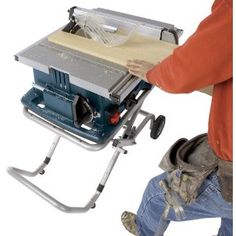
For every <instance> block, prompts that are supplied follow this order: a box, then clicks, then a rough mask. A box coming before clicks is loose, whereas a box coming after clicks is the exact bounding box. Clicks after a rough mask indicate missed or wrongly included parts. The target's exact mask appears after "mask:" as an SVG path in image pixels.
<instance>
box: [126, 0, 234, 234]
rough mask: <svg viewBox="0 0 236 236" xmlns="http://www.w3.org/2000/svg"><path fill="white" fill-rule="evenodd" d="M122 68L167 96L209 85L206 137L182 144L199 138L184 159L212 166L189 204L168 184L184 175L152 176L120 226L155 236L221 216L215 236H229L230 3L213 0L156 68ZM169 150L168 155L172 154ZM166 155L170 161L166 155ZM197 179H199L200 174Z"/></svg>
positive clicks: (134, 64) (140, 64) (137, 64)
mask: <svg viewBox="0 0 236 236" xmlns="http://www.w3.org/2000/svg"><path fill="white" fill-rule="evenodd" d="M127 68H128V70H129V72H130V73H131V74H133V75H135V76H137V77H139V78H141V79H143V80H145V81H146V82H149V83H151V84H153V85H155V86H157V87H159V88H160V89H162V90H164V91H166V92H169V93H190V92H192V91H195V90H200V89H203V88H205V87H207V86H210V85H213V95H212V104H211V109H210V116H209V126H208V127H209V128H208V133H207V135H206V136H205V137H204V135H203V136H200V138H199V137H198V138H195V139H193V140H190V141H186V140H184V142H186V144H187V145H186V144H184V145H185V146H184V148H187V147H188V145H189V143H190V144H191V145H192V143H194V142H195V143H196V140H197V141H198V142H199V139H201V140H203V141H201V145H198V148H195V149H193V150H192V152H191V153H190V154H188V155H189V158H192V160H193V163H194V161H196V160H198V161H199V160H201V161H202V162H203V163H204V160H207V163H208V164H209V160H210V159H209V160H208V159H207V158H210V157H211V161H212V160H213V161H214V163H217V164H216V165H213V166H214V167H212V169H211V171H210V172H207V175H206V176H205V179H203V182H201V184H199V186H198V188H196V192H195V193H194V194H195V195H194V194H193V195H191V196H192V199H191V201H187V200H186V199H184V197H183V196H184V195H183V194H182V195H181V193H183V191H182V192H181V191H179V190H178V189H176V188H175V187H176V185H175V183H176V182H174V180H173V179H175V178H176V176H177V177H178V178H180V179H181V178H182V177H181V176H184V175H183V173H182V172H181V171H179V170H176V169H175V172H173V170H172V172H170V171H169V172H168V171H166V172H165V173H163V174H162V175H160V176H156V177H154V178H153V179H152V180H151V181H150V182H149V184H148V186H147V188H146V190H145V192H144V195H143V199H142V202H141V204H140V207H139V209H138V212H137V215H135V214H133V213H130V212H124V213H123V214H122V223H123V224H124V226H125V227H126V229H127V230H128V231H129V232H131V233H133V234H135V235H140V236H153V235H155V236H160V235H163V233H164V232H165V230H166V229H167V227H168V225H169V223H170V221H176V220H193V219H201V218H210V217H221V227H220V229H219V232H218V235H219V236H220V235H221V236H223V235H227V236H230V235H232V123H233V122H232V118H233V115H232V77H233V76H232V0H215V2H214V4H213V6H212V12H211V14H210V15H209V16H208V17H207V18H205V19H204V20H203V21H202V22H201V23H200V24H199V26H198V28H197V30H196V32H195V33H194V34H193V35H192V36H191V37H189V39H188V40H187V41H186V42H185V43H184V44H183V45H182V46H179V47H178V48H176V49H175V50H174V51H173V53H172V55H170V56H169V57H167V58H166V59H164V60H163V61H162V62H160V63H159V64H157V65H153V64H151V63H149V62H146V61H141V60H135V59H134V60H130V61H128V63H127ZM182 141H183V140H182ZM177 143H178V142H177ZM182 143H183V142H182ZM195 143H194V145H195ZM182 146H183V145H182ZM172 148H173V147H172ZM178 148H179V149H181V148H182V147H178ZM184 148H182V151H181V150H180V151H179V152H178V151H176V157H177V156H180V158H182V157H181V155H182V154H181V153H183V150H184ZM170 151H171V155H173V153H172V152H173V150H170ZM185 153H186V152H185ZM206 153H207V155H206ZM168 155H169V157H168V158H169V159H170V152H169V153H168ZM204 155H205V156H204ZM190 156H191V157H190ZM213 156H214V157H213ZM178 158H179V157H178ZM184 158H186V154H185V156H184V157H183V159H184ZM214 158H215V159H214ZM166 160H167V159H166ZM215 160H216V161H215ZM200 164H201V163H200ZM205 164H206V163H205ZM165 170H168V169H165ZM178 171H179V172H178ZM171 173H172V175H171ZM173 173H174V174H175V175H173ZM204 173H206V172H204ZM179 174H180V175H179ZM178 175H179V176H178ZM170 176H171V177H170ZM173 176H174V177H173ZM196 176H198V177H197V178H196V179H197V180H199V175H197V174H196ZM185 177H186V176H185ZM187 177H188V176H187ZM162 180H164V181H167V182H166V183H167V186H165V188H163V185H160V183H163V181H162ZM182 180H183V178H182V179H181V181H182ZM171 181H172V182H174V184H173V183H172V182H171ZM182 182H183V183H184V181H182ZM182 182H181V183H182ZM178 183H179V182H178ZM161 186H162V187H161ZM183 186H186V185H184V184H182V185H181V184H180V186H179V188H180V187H182V189H183ZM175 193H177V195H175ZM171 194H172V195H175V197H173V198H172V197H171V196H172V195H171ZM193 196H194V197H193ZM176 202H177V206H174V205H175V203H176ZM178 203H179V205H178ZM176 209H177V210H179V212H182V213H183V212H184V217H182V218H181V219H180V218H179V217H178V214H176V212H177V211H176ZM163 212H164V215H163Z"/></svg>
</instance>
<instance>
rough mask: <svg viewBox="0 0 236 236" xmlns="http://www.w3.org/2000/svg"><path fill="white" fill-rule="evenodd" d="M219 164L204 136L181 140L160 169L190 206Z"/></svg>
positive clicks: (171, 186)
mask: <svg viewBox="0 0 236 236" xmlns="http://www.w3.org/2000/svg"><path fill="white" fill-rule="evenodd" d="M217 164H218V158H217V156H215V154H214V153H213V151H212V149H211V148H210V147H209V144H208V142H207V135H206V134H202V135H199V136H196V137H195V138H193V139H191V140H187V139H179V140H178V141H177V142H176V143H175V144H174V145H172V147H171V148H170V149H169V150H168V152H167V153H166V155H165V156H164V157H163V159H162V161H161V163H160V165H159V166H160V168H162V169H163V170H165V171H167V172H168V173H169V174H168V185H169V187H170V188H171V189H172V190H173V191H175V192H176V193H178V194H179V196H180V197H181V198H182V200H183V201H184V202H185V203H186V204H188V203H191V202H192V201H194V199H196V197H197V194H198V189H199V188H200V186H201V185H202V183H203V181H204V180H205V178H206V177H207V176H208V175H209V174H210V173H212V172H213V171H214V170H215V169H216V167H217Z"/></svg>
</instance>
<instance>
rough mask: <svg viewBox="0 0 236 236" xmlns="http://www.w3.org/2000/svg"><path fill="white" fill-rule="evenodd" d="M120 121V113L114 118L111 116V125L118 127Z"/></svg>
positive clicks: (115, 114) (114, 115)
mask: <svg viewBox="0 0 236 236" xmlns="http://www.w3.org/2000/svg"><path fill="white" fill-rule="evenodd" d="M119 121H120V112H118V111H117V112H116V113H114V114H113V115H112V116H110V123H111V124H113V125H116V124H117V123H118V122H119Z"/></svg>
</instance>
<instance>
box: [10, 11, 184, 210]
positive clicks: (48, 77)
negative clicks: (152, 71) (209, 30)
mask: <svg viewBox="0 0 236 236" xmlns="http://www.w3.org/2000/svg"><path fill="white" fill-rule="evenodd" d="M86 12H89V13H91V12H92V13H93V14H96V16H99V17H100V18H102V19H103V23H104V24H103V26H102V27H104V30H107V31H109V32H111V33H114V34H115V33H116V32H119V31H123V32H124V31H125V30H129V28H130V27H134V29H135V32H134V35H133V36H131V37H130V39H128V40H127V42H125V43H124V44H122V45H120V46H117V47H106V46H104V45H102V44H100V43H99V42H96V41H94V40H92V39H91V38H89V37H85V35H83V32H81V28H80V27H79V24H78V19H79V16H80V15H81V14H84V13H86ZM181 34H182V30H180V29H177V28H175V27H174V26H173V25H171V24H166V23H163V22H158V21H153V20H149V19H145V18H140V17H136V16H132V15H127V14H123V13H118V12H114V11H110V10H105V9H100V8H99V9H93V10H88V9H83V8H78V7H72V8H71V9H70V10H69V23H68V24H67V25H65V26H63V27H62V28H61V29H59V30H57V31H55V32H53V33H52V34H51V35H49V36H47V37H45V38H43V39H42V40H40V41H38V42H36V43H35V44H33V45H31V46H29V47H28V48H26V49H25V50H23V51H21V52H20V53H18V54H16V56H15V59H16V60H17V61H19V62H22V63H24V64H26V65H29V66H31V67H33V71H34V83H33V86H32V88H31V89H30V90H29V91H28V92H27V93H26V94H25V95H24V96H23V98H22V100H21V101H22V103H23V105H24V114H25V116H26V117H27V118H29V119H31V120H33V121H35V122H36V123H38V124H40V125H42V126H43V127H46V128H48V129H49V130H51V131H52V132H54V133H56V137H55V139H54V141H53V143H52V145H51V147H50V149H49V152H48V154H47V156H46V158H45V160H44V162H43V163H42V164H41V165H40V166H39V167H38V168H37V169H36V170H35V171H33V172H29V171H25V170H21V169H18V168H15V167H10V168H9V169H8V172H9V174H10V175H12V176H13V177H14V178H15V179H17V180H18V181H20V182H21V183H22V184H24V185H25V186H27V187H28V188H29V189H31V190H32V191H34V192H35V193H37V194H38V195H40V196H41V197H42V198H44V199H45V200H47V201H48V202H49V203H51V204H52V205H53V206H55V207H57V208H58V209H60V210H62V211H64V212H86V211H88V210H89V209H91V208H93V207H94V206H95V202H96V200H97V199H98V197H99V196H100V194H101V192H102V190H103V188H104V186H105V183H106V182H107V179H108V178H109V175H110V173H111V171H112V169H113V167H114V165H115V163H116V161H117V158H118V156H119V155H120V154H121V153H127V151H126V150H125V149H124V147H125V146H130V145H134V144H135V138H136V137H137V136H138V135H139V133H140V132H141V130H142V129H143V128H144V127H145V125H146V124H147V123H148V122H149V121H150V128H151V137H152V138H154V139H156V138H157V137H158V136H159V135H160V134H161V131H162V129H163V127H164V123H165V117H164V116H159V117H157V118H155V116H154V115H153V114H151V113H148V112H145V111H143V110H141V106H142V104H143V102H144V100H145V98H146V97H147V95H148V94H149V93H150V91H151V89H152V86H151V85H150V84H148V83H146V82H144V81H142V80H140V79H138V78H136V77H135V76H132V75H131V74H129V73H128V71H127V69H126V68H125V66H124V65H125V63H126V60H127V59H143V60H149V61H151V62H153V63H157V62H158V61H160V60H162V59H164V58H165V57H167V56H168V55H169V54H171V52H172V50H173V49H174V48H175V47H176V44H178V38H179V37H180V35H181ZM138 115H141V116H143V119H142V121H141V123H140V124H139V125H138V126H137V127H135V126H134V122H135V120H136V118H137V116H138ZM122 128H124V131H123V135H122V136H121V137H118V138H116V137H115V136H116V134H117V133H118V132H119V131H120V130H121V129H122ZM61 137H63V138H65V139H67V140H70V141H72V142H73V143H75V144H77V145H79V146H81V147H83V148H85V149H87V150H90V151H98V150H101V149H103V148H104V147H106V145H107V144H108V143H110V142H111V143H112V146H113V147H114V149H115V152H114V154H113V156H112V158H111V160H110V162H109V164H108V166H107V168H106V170H105V173H104V175H103V177H102V179H101V181H100V183H99V185H98V187H97V190H96V192H95V194H94V195H93V196H92V197H91V199H90V200H89V201H88V203H87V204H86V205H85V206H84V207H70V206H67V205H65V204H63V203H61V202H59V201H58V200H56V199H55V198H53V197H52V196H50V195H49V194H47V193H46V192H44V191H43V190H42V189H40V188H38V187H37V186H36V185H34V184H33V183H31V182H30V181H29V180H27V179H26V178H25V177H23V176H29V177H33V176H36V175H38V174H43V173H44V172H45V171H44V169H45V167H46V166H47V165H48V164H49V162H50V160H51V157H52V155H53V153H54V150H55V149H56V146H57V144H58V142H59V140H60V138H61Z"/></svg>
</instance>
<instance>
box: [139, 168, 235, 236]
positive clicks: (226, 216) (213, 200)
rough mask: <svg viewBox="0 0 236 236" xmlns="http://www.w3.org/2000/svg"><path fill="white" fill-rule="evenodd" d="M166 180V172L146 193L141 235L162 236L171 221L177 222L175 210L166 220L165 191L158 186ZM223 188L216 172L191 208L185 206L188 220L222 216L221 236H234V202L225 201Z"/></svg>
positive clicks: (155, 180)
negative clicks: (164, 216)
mask: <svg viewBox="0 0 236 236" xmlns="http://www.w3.org/2000/svg"><path fill="white" fill-rule="evenodd" d="M162 179H166V173H163V174H161V175H159V176H156V177H154V178H153V179H151V180H150V182H149V183H148V186H147V188H146V190H145V192H144V195H143V199H142V202H141V204H140V207H139V209H138V212H137V218H136V224H137V228H138V232H139V235H140V236H161V235H163V234H164V232H165V230H166V229H167V227H168V225H169V224H170V221H177V219H176V216H175V213H174V210H173V209H172V208H171V210H170V211H169V214H168V217H167V219H165V220H164V219H163V218H162V214H163V210H164V208H165V206H166V204H165V194H164V191H163V190H162V188H161V187H160V186H159V184H158V183H159V181H160V180H162ZM219 189H220V188H219V183H218V179H217V176H216V173H215V172H214V173H212V174H210V175H209V176H208V178H207V179H206V180H205V181H204V183H203V184H202V186H201V187H200V189H199V195H198V197H197V199H196V200H195V201H194V202H193V203H191V204H190V205H184V206H183V208H184V211H185V216H186V218H185V219H184V220H194V219H203V218H213V217H221V227H220V229H219V232H218V236H231V235H232V227H233V226H232V203H228V202H226V201H225V200H224V199H223V198H222V196H221V193H220V190H219Z"/></svg>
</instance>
